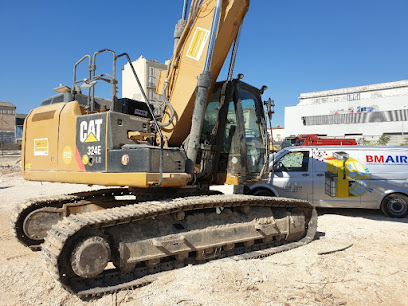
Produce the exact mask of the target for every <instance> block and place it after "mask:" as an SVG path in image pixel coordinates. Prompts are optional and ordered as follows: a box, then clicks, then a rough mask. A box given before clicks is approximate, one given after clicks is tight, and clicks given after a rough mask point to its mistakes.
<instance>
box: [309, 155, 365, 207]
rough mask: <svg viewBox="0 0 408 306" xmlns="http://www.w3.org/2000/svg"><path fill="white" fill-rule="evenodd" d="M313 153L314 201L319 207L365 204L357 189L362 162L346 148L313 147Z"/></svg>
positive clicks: (358, 205)
mask: <svg viewBox="0 0 408 306" xmlns="http://www.w3.org/2000/svg"><path fill="white" fill-rule="evenodd" d="M311 154H312V160H313V162H312V172H311V173H312V174H311V175H312V178H313V204H314V205H315V206H317V207H361V196H359V195H358V192H357V191H358V190H357V189H358V188H359V187H360V185H357V184H358V183H359V181H358V179H359V175H358V174H359V173H360V172H361V171H360V167H359V164H357V163H356V162H354V159H352V158H351V157H350V156H349V154H348V153H347V152H344V151H342V150H338V151H336V152H334V151H333V152H330V151H328V150H327V151H326V150H319V149H313V150H312V152H311ZM356 166H357V168H356ZM356 188H357V189H356Z"/></svg>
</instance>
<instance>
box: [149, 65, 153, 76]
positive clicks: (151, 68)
mask: <svg viewBox="0 0 408 306" xmlns="http://www.w3.org/2000/svg"><path fill="white" fill-rule="evenodd" d="M149 75H150V76H154V67H149Z"/></svg>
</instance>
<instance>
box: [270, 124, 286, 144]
mask: <svg viewBox="0 0 408 306" xmlns="http://www.w3.org/2000/svg"><path fill="white" fill-rule="evenodd" d="M268 134H269V137H270V136H271V134H272V138H273V141H274V142H282V141H283V140H284V139H285V128H284V127H283V126H280V125H277V126H275V127H269V128H268Z"/></svg>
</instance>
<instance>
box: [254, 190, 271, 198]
mask: <svg viewBox="0 0 408 306" xmlns="http://www.w3.org/2000/svg"><path fill="white" fill-rule="evenodd" d="M253 195H254V196H261V197H274V196H275V195H274V194H273V192H271V191H269V190H267V189H257V190H255V191H254V192H253Z"/></svg>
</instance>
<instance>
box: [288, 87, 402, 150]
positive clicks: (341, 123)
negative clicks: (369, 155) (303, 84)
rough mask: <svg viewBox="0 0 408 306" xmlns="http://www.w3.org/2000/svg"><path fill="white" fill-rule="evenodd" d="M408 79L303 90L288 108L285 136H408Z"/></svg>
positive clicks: (397, 141)
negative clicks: (320, 89)
mask: <svg viewBox="0 0 408 306" xmlns="http://www.w3.org/2000/svg"><path fill="white" fill-rule="evenodd" d="M407 120H408V81H406V80H404V81H398V82H390V83H381V84H374V85H367V86H357V87H349V88H342V89H335V90H326V91H318V92H310V93H302V94H300V97H299V104H298V105H296V106H292V107H286V108H285V136H290V135H298V134H318V135H321V136H328V137H346V138H356V139H361V138H364V139H365V140H377V139H378V138H379V137H380V136H381V135H382V134H385V135H388V136H391V141H390V143H392V144H400V143H402V142H403V141H404V138H405V137H408V122H407Z"/></svg>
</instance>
